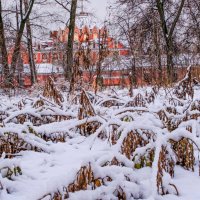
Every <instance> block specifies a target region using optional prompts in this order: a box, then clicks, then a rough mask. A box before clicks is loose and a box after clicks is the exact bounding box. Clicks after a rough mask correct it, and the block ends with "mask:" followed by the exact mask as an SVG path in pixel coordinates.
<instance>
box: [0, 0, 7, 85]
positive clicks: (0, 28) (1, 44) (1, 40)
mask: <svg viewBox="0 0 200 200" xmlns="http://www.w3.org/2000/svg"><path fill="white" fill-rule="evenodd" d="M0 53H1V56H2V70H3V75H4V82H5V85H6V86H9V85H8V84H9V83H8V77H9V66H8V54H7V49H6V41H5V33H4V23H3V17H2V2H1V0H0Z"/></svg>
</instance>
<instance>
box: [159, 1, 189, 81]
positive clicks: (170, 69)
mask: <svg viewBox="0 0 200 200" xmlns="http://www.w3.org/2000/svg"><path fill="white" fill-rule="evenodd" d="M184 4H185V0H181V1H180V5H179V7H177V12H176V13H174V16H175V17H174V19H173V21H172V23H171V25H168V24H167V20H166V12H165V1H164V0H156V7H157V9H158V13H159V16H160V21H161V26H162V31H163V36H164V40H165V43H166V54H167V73H168V79H169V80H170V81H171V82H173V81H175V80H176V77H175V70H174V63H173V53H174V43H173V36H174V30H175V28H176V25H177V22H178V20H179V18H180V15H181V12H182V10H183V7H184Z"/></svg>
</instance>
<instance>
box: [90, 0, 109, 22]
mask: <svg viewBox="0 0 200 200" xmlns="http://www.w3.org/2000/svg"><path fill="white" fill-rule="evenodd" d="M107 3H108V0H90V4H91V6H92V8H93V9H94V11H95V15H97V17H98V18H99V19H100V20H104V18H105V16H106V6H107Z"/></svg>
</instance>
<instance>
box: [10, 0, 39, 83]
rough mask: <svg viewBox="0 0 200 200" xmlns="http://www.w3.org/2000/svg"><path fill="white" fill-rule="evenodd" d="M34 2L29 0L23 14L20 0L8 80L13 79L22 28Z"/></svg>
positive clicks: (11, 80)
mask: <svg viewBox="0 0 200 200" xmlns="http://www.w3.org/2000/svg"><path fill="white" fill-rule="evenodd" d="M34 2H35V0H30V1H29V4H28V9H27V10H26V11H25V13H24V14H23V2H22V0H20V15H21V21H20V25H19V30H18V31H17V34H16V39H15V45H14V50H13V55H12V61H11V69H10V70H11V73H10V78H9V81H10V82H13V79H14V74H15V70H16V64H17V61H18V59H19V56H20V46H21V40H22V36H23V33H24V28H25V25H26V22H27V20H28V18H29V16H30V14H31V11H32V8H33V4H34Z"/></svg>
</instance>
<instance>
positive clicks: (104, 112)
mask: <svg viewBox="0 0 200 200" xmlns="http://www.w3.org/2000/svg"><path fill="white" fill-rule="evenodd" d="M185 81H186V82H185ZM186 83H187V76H186V78H185V79H183V80H182V82H179V84H178V85H177V86H176V87H174V88H171V89H165V88H158V87H146V88H139V89H135V90H134V91H133V94H134V96H133V97H129V94H128V91H127V90H115V91H114V90H106V91H103V92H98V94H97V95H94V94H93V93H92V92H86V91H84V90H83V91H80V92H78V93H76V94H74V95H72V96H71V97H70V98H68V95H67V94H66V93H61V92H59V90H58V89H56V87H55V86H54V83H53V82H52V81H51V80H49V82H48V83H47V84H46V86H45V88H44V92H43V94H40V96H37V97H36V96H35V97H23V96H21V97H13V98H8V97H6V96H1V104H0V120H1V126H0V143H1V158H0V159H1V161H0V188H1V190H0V199H2V200H62V199H71V200H72V199H74V200H79V199H81V200H90V199H91V200H95V199H103V200H104V199H105V200H106V199H108V200H111V199H112V200H114V199H146V200H199V199H200V191H199V185H200V177H199V149H200V138H199V134H200V132H199V131H200V125H199V122H200V120H199V119H200V95H199V92H200V89H199V88H198V86H197V87H195V88H194V87H193V86H191V85H190V86H189V85H187V86H186V85H185V84H186ZM187 84H188V83H187Z"/></svg>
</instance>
